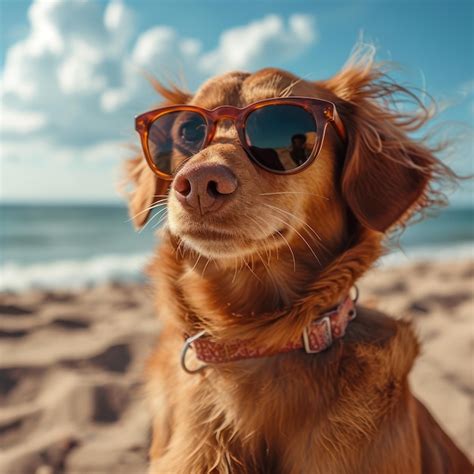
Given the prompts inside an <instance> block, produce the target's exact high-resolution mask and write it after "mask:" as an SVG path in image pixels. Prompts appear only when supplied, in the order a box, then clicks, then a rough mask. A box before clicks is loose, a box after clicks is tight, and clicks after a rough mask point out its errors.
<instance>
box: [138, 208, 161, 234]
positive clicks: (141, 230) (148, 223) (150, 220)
mask: <svg viewBox="0 0 474 474" xmlns="http://www.w3.org/2000/svg"><path fill="white" fill-rule="evenodd" d="M163 213H164V214H166V213H167V208H166V207H164V208H163V209H160V210H159V211H158V212H157V213H156V214H155V215H154V216H152V217H151V218H150V219H148V221H147V223H146V224H145V225H144V226H143V227H142V228H141V229H140V230H139V231H138V232H139V233H140V234H141V233H142V232H143V231H144V230H145V229H146V228H147V227H148V226H149V225H150V224H151V222H152V221H153V220H154V219H156V217H158V216H161V215H163Z"/></svg>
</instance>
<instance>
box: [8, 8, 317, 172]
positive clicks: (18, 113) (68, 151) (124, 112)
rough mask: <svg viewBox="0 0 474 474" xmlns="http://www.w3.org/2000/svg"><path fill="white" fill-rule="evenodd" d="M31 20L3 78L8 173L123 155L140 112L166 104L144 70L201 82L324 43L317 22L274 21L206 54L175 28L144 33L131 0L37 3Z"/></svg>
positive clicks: (304, 18)
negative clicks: (21, 164)
mask: <svg viewBox="0 0 474 474" xmlns="http://www.w3.org/2000/svg"><path fill="white" fill-rule="evenodd" d="M28 18H29V31H28V34H27V35H26V37H25V38H24V39H22V40H20V41H18V42H17V43H15V44H14V45H13V46H12V47H11V48H10V49H9V50H8V51H7V52H6V56H5V64H4V68H3V71H2V73H1V79H0V83H1V88H0V98H1V103H2V114H1V120H0V130H1V135H2V142H3V146H2V153H3V157H4V160H6V161H4V162H6V163H7V165H6V166H3V170H2V171H3V175H5V170H6V169H8V166H9V165H8V163H10V164H11V163H12V160H15V159H19V157H20V156H21V157H23V159H24V158H25V157H34V159H36V160H38V156H39V155H41V160H42V166H44V167H47V166H49V163H52V162H53V161H54V160H55V159H56V158H57V159H62V160H64V161H67V162H70V161H71V160H81V161H89V160H91V159H92V160H94V159H95V160H96V161H97V160H98V159H104V158H105V157H107V156H111V157H113V156H114V154H115V153H116V151H114V150H113V149H110V150H109V151H108V148H107V147H109V146H110V145H111V144H113V143H116V141H117V140H122V141H124V142H125V141H130V140H131V139H132V137H134V131H133V116H134V115H135V114H136V113H138V112H140V111H142V110H143V109H145V108H146V107H150V106H151V105H152V104H153V103H156V101H157V98H156V96H155V94H154V92H153V91H152V89H151V87H149V86H148V85H147V83H146V80H145V78H144V75H143V72H150V73H157V72H160V77H161V78H163V79H165V80H166V79H169V78H176V77H180V76H183V75H184V77H185V78H186V77H187V78H190V79H191V80H192V81H193V83H198V82H201V81H203V80H204V79H206V78H207V77H208V76H209V75H212V74H216V73H220V72H223V71H226V70H229V69H247V70H249V69H250V70H251V69H255V68H258V67H263V66H269V65H278V64H281V63H282V62H284V61H288V60H291V59H293V58H296V57H298V56H299V55H301V54H302V52H303V51H304V50H305V49H306V48H307V47H308V46H310V45H311V44H313V43H314V42H315V41H316V40H317V31H316V27H315V23H314V19H313V18H312V17H310V16H308V15H296V14H295V15H292V16H291V17H290V18H289V19H288V20H284V19H282V18H281V17H280V16H277V15H268V16H266V17H264V18H262V19H258V20H255V21H253V22H251V23H249V24H247V25H243V26H238V27H235V28H232V29H229V30H227V31H224V32H222V34H221V35H220V38H219V39H218V43H217V46H216V47H215V48H214V49H211V50H207V51H205V50H204V49H203V46H202V43H201V41H200V40H199V38H192V37H186V36H183V35H181V34H180V33H179V32H178V31H176V30H175V29H174V28H172V27H170V26H166V25H161V26H156V27H154V28H151V29H149V30H147V31H144V32H142V33H141V34H139V35H137V32H136V24H135V14H134V12H133V11H132V10H131V9H130V8H129V7H127V6H126V5H125V4H124V2H123V0H111V1H110V2H109V3H108V4H103V3H100V2H96V1H93V0H69V1H67V2H65V1H63V0H35V1H34V2H33V3H32V5H31V7H30V9H29V11H28ZM20 138H21V140H22V141H21V143H20V144H19V142H18V140H19V139H20ZM55 157H56V158H55ZM94 157H95V158H94ZM31 159H33V158H31Z"/></svg>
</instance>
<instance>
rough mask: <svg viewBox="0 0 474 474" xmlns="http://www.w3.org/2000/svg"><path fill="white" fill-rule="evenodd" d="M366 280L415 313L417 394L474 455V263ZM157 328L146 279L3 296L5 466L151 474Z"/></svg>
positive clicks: (386, 271)
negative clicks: (150, 392) (147, 399)
mask: <svg viewBox="0 0 474 474" xmlns="http://www.w3.org/2000/svg"><path fill="white" fill-rule="evenodd" d="M359 287H360V290H361V301H362V302H364V303H367V304H370V305H376V306H378V307H379V308H381V309H383V310H385V311H387V312H391V313H392V314H394V315H397V317H404V318H408V319H412V320H413V322H414V324H415V327H416V330H417V332H418V334H419V337H420V340H421V341H422V343H423V354H422V355H421V357H420V358H419V360H418V361H417V363H416V366H415V368H414V370H413V373H412V376H411V382H412V386H413V389H414V391H415V393H416V394H417V395H418V396H419V397H420V398H421V399H422V400H423V401H424V402H425V403H426V405H427V406H428V407H429V408H430V410H431V411H432V413H433V414H434V416H435V417H436V418H437V419H438V421H439V422H440V423H441V424H442V426H443V427H444V428H445V429H446V431H447V432H448V433H449V434H450V435H451V436H452V437H453V438H454V439H455V440H456V442H457V443H458V444H459V445H460V446H461V447H462V448H463V449H464V450H465V451H466V452H468V453H470V454H471V456H472V454H473V453H474V436H473V431H472V430H473V428H472V426H473V423H472V421H473V417H472V413H473V410H472V394H473V364H472V362H473V358H472V336H473V323H472V318H473V315H474V298H473V290H474V261H473V260H470V261H456V262H443V263H440V262H438V263H415V264H411V265H405V266H400V267H390V268H380V269H376V270H374V271H372V272H371V273H370V274H369V275H368V276H367V277H365V278H364V279H363V281H362V282H361V283H360V285H359ZM158 330H159V328H158V324H157V322H156V321H155V318H154V315H153V308H152V303H151V297H150V290H149V289H148V288H146V287H144V286H140V285H133V284H127V285H125V284H109V285H103V286H98V287H93V288H89V289H85V290H80V291H64V290H61V291H59V290H58V291H40V290H31V291H27V292H23V293H19V294H14V293H3V294H0V405H1V410H0V473H1V474H14V473H21V474H26V473H28V474H30V473H32V474H53V473H54V474H56V473H67V474H73V473H77V474H79V473H81V474H102V473H104V474H105V473H107V474H108V473H113V474H120V473H124V474H125V473H127V474H135V473H137V474H138V473H144V472H146V455H147V454H146V453H147V446H148V444H149V439H150V419H149V416H148V412H147V409H146V405H145V403H144V401H143V397H142V385H141V381H142V375H141V374H142V367H143V364H144V360H145V359H146V356H147V354H148V353H149V352H150V350H151V348H152V346H153V343H154V340H155V337H156V335H157V333H158Z"/></svg>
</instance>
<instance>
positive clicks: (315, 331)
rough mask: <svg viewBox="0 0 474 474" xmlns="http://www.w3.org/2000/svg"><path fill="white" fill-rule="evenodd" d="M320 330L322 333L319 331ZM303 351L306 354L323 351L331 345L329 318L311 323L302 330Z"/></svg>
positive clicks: (325, 317)
mask: <svg viewBox="0 0 474 474" xmlns="http://www.w3.org/2000/svg"><path fill="white" fill-rule="evenodd" d="M319 328H322V331H320V330H319ZM303 343H304V350H305V351H306V353H307V354H316V353H318V352H321V351H324V349H327V348H328V347H329V346H330V345H331V344H332V329H331V319H330V317H329V316H324V318H321V319H318V320H317V321H313V322H312V323H311V325H310V326H309V327H306V328H304V330H303Z"/></svg>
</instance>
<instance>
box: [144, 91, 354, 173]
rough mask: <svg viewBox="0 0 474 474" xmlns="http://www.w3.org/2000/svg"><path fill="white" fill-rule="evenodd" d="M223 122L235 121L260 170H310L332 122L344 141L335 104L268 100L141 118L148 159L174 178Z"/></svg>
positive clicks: (183, 108) (176, 109)
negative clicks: (237, 105) (238, 105)
mask: <svg viewBox="0 0 474 474" xmlns="http://www.w3.org/2000/svg"><path fill="white" fill-rule="evenodd" d="M221 120H232V121H233V122H234V125H235V128H236V130H237V134H238V137H239V140H240V144H241V146H242V148H243V149H244V150H245V152H246V153H247V155H248V157H249V158H250V159H251V160H252V161H253V162H254V163H255V164H256V165H258V166H260V167H261V168H263V169H265V170H267V171H269V172H271V173H277V174H291V173H297V172H299V171H302V170H303V169H305V168H306V167H308V166H309V165H310V164H311V163H312V162H313V161H314V160H315V159H316V158H317V156H318V154H319V152H320V151H321V148H322V144H323V141H324V136H325V134H326V129H327V125H328V123H330V124H332V125H333V126H334V128H335V130H336V132H337V134H338V135H339V137H340V139H341V140H342V141H343V142H345V141H346V131H345V128H344V124H343V123H342V121H341V119H340V118H339V116H338V114H337V110H336V106H335V105H334V104H333V103H332V102H328V101H325V100H320V99H312V98H310V97H285V98H275V99H265V100H260V101H258V102H255V103H253V104H250V105H248V106H247V107H244V108H238V107H232V106H227V105H224V106H221V107H217V108H215V109H213V110H207V109H204V108H202V107H197V106H194V105H172V106H169V107H161V108H159V109H156V110H152V111H150V112H146V113H144V114H141V115H138V116H137V117H136V118H135V128H136V130H137V132H138V133H139V134H140V138H141V144H142V147H143V151H144V154H145V158H146V160H147V162H148V164H149V166H150V168H151V169H152V170H153V171H154V172H155V173H156V175H158V176H159V177H160V178H162V179H165V180H171V179H172V178H173V175H174V174H175V173H176V171H177V170H178V169H179V167H180V166H181V165H182V164H183V163H184V162H185V161H186V160H187V159H188V158H190V157H191V156H193V155H195V154H196V153H198V152H199V151H201V150H202V149H204V148H206V147H207V146H209V144H210V143H211V142H212V139H213V137H214V135H215V133H216V129H217V124H218V122H219V121H221Z"/></svg>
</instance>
